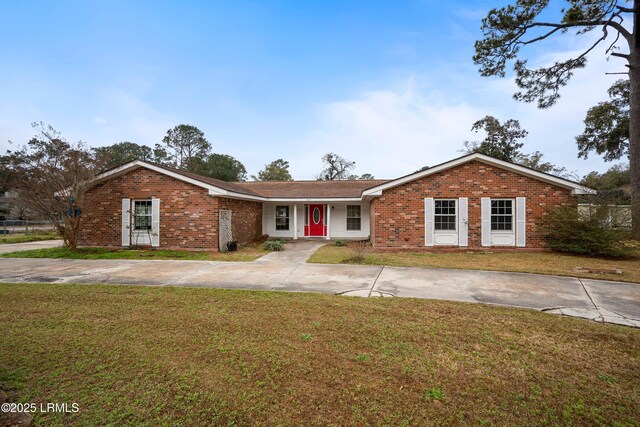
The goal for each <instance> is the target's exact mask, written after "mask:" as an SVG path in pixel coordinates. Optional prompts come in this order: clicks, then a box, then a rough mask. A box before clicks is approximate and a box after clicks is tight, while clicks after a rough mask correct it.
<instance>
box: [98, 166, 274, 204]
mask: <svg viewBox="0 0 640 427" xmlns="http://www.w3.org/2000/svg"><path fill="white" fill-rule="evenodd" d="M138 168H145V169H149V170H152V171H155V172H158V173H161V174H163V175H167V176H170V177H172V178H175V179H177V180H179V181H183V182H187V183H189V184H192V185H195V186H197V187H201V188H204V189H207V190H209V194H211V195H214V196H227V197H238V198H244V199H252V200H264V197H262V196H260V195H259V194H257V193H255V192H253V191H252V190H251V189H249V188H244V187H242V186H240V185H239V184H238V183H232V182H226V181H222V180H219V179H215V178H210V177H206V176H202V175H198V174H195V173H191V172H188V171H183V170H179V169H174V168H170V167H167V166H161V165H158V164H155V163H151V162H146V161H143V160H134V161H131V162H129V163H125V164H123V165H121V166H118V167H115V168H113V169H110V170H108V171H106V172H103V173H101V174H98V175H96V176H95V177H94V179H93V182H95V183H97V182H100V181H104V180H108V179H111V178H113V177H116V176H119V175H122V174H125V173H127V172H130V171H132V170H134V169H138Z"/></svg>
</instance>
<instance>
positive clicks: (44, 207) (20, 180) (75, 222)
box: [1, 123, 99, 249]
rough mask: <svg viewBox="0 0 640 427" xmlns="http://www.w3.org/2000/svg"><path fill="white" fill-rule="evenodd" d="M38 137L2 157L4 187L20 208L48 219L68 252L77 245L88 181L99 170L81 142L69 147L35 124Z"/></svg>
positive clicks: (57, 134)
mask: <svg viewBox="0 0 640 427" xmlns="http://www.w3.org/2000/svg"><path fill="white" fill-rule="evenodd" d="M33 127H34V128H35V129H36V130H37V131H38V132H39V134H38V135H37V136H36V137H34V138H33V139H31V140H30V141H29V142H28V143H27V144H26V145H25V146H22V147H20V148H19V149H18V150H17V151H15V152H11V151H8V152H7V154H6V155H5V156H3V157H2V165H1V166H2V168H4V169H6V170H7V171H8V172H9V173H8V174H7V176H8V183H7V187H8V188H11V190H12V191H14V192H16V193H17V194H18V198H19V200H20V204H21V205H22V206H25V207H27V208H28V209H29V210H31V211H32V212H34V213H36V214H37V215H39V216H42V217H44V218H47V219H49V220H50V221H51V223H52V224H53V225H54V226H55V228H56V230H57V231H58V233H59V234H60V235H61V236H62V238H63V240H64V244H65V245H66V246H67V247H69V248H70V249H75V248H76V245H77V237H78V230H79V227H80V221H81V218H82V215H81V213H82V210H81V209H82V206H83V202H84V196H85V193H86V190H87V189H88V187H89V184H88V183H89V181H90V179H91V178H92V177H93V176H94V175H95V173H96V172H97V171H98V170H99V167H98V164H97V163H96V162H95V157H94V155H93V153H92V152H91V151H90V150H89V149H88V148H87V147H86V145H85V144H84V143H82V142H77V143H70V142H68V141H66V140H65V139H64V138H63V137H62V135H61V134H60V133H59V132H57V131H56V130H55V129H53V128H52V127H51V126H45V125H43V124H42V123H34V124H33Z"/></svg>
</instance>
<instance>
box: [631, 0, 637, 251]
mask: <svg viewBox="0 0 640 427" xmlns="http://www.w3.org/2000/svg"><path fill="white" fill-rule="evenodd" d="M633 3H634V9H635V10H636V12H634V14H633V41H632V43H629V45H630V46H629V83H630V93H629V170H630V174H631V221H632V226H633V236H634V237H635V238H636V239H640V28H639V26H640V12H638V11H637V10H639V8H640V0H635V1H634V2H633Z"/></svg>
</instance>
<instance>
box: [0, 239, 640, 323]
mask: <svg viewBox="0 0 640 427" xmlns="http://www.w3.org/2000/svg"><path fill="white" fill-rule="evenodd" d="M323 244H325V242H300V243H287V250H285V251H284V252H274V253H271V254H269V255H266V256H264V257H262V258H260V259H259V260H256V261H254V262H242V263H241V262H211V261H156V260H149V261H146V260H145V261H137V260H135V261H134V260H71V259H28V258H12V259H9V258H4V259H0V282H50V283H80V284H82V283H86V284H127V285H151V286H190V287H212V288H229V289H254V290H281V291H292V292H322V293H333V294H342V295H353V296H363V297H386V296H397V297H412V298H429V299H445V300H450V301H465V302H479V303H487V304H498V305H508V306H516V307H524V308H532V309H536V310H543V311H546V312H549V313H554V314H564V315H569V316H577V317H584V318H588V319H592V320H596V321H601V322H610V323H617V324H622V325H627V326H635V327H640V284H633V283H622V282H609V281H601V280H586V279H577V278H571V277H559V276H545V275H538V274H522V273H502V272H489V271H474V270H446V269H431V268H406V267H382V266H364V265H325V264H307V263H305V261H306V259H307V258H308V257H309V256H310V255H311V254H312V253H313V252H314V251H315V250H316V249H317V248H318V247H320V246H322V245H323Z"/></svg>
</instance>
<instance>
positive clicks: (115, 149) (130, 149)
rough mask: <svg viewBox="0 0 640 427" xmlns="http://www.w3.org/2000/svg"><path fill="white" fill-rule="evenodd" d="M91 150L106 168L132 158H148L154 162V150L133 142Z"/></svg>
mask: <svg viewBox="0 0 640 427" xmlns="http://www.w3.org/2000/svg"><path fill="white" fill-rule="evenodd" d="M91 151H93V153H94V154H95V156H96V159H97V160H98V162H100V163H101V164H102V165H103V167H104V168H105V169H111V168H114V167H116V166H119V165H122V164H124V163H127V162H130V161H132V160H147V161H150V162H153V161H154V160H155V159H154V155H153V150H152V149H151V148H150V147H147V146H146V145H138V144H135V143H133V142H129V141H124V142H118V143H117V144H113V145H108V146H106V147H96V148H92V149H91Z"/></svg>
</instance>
